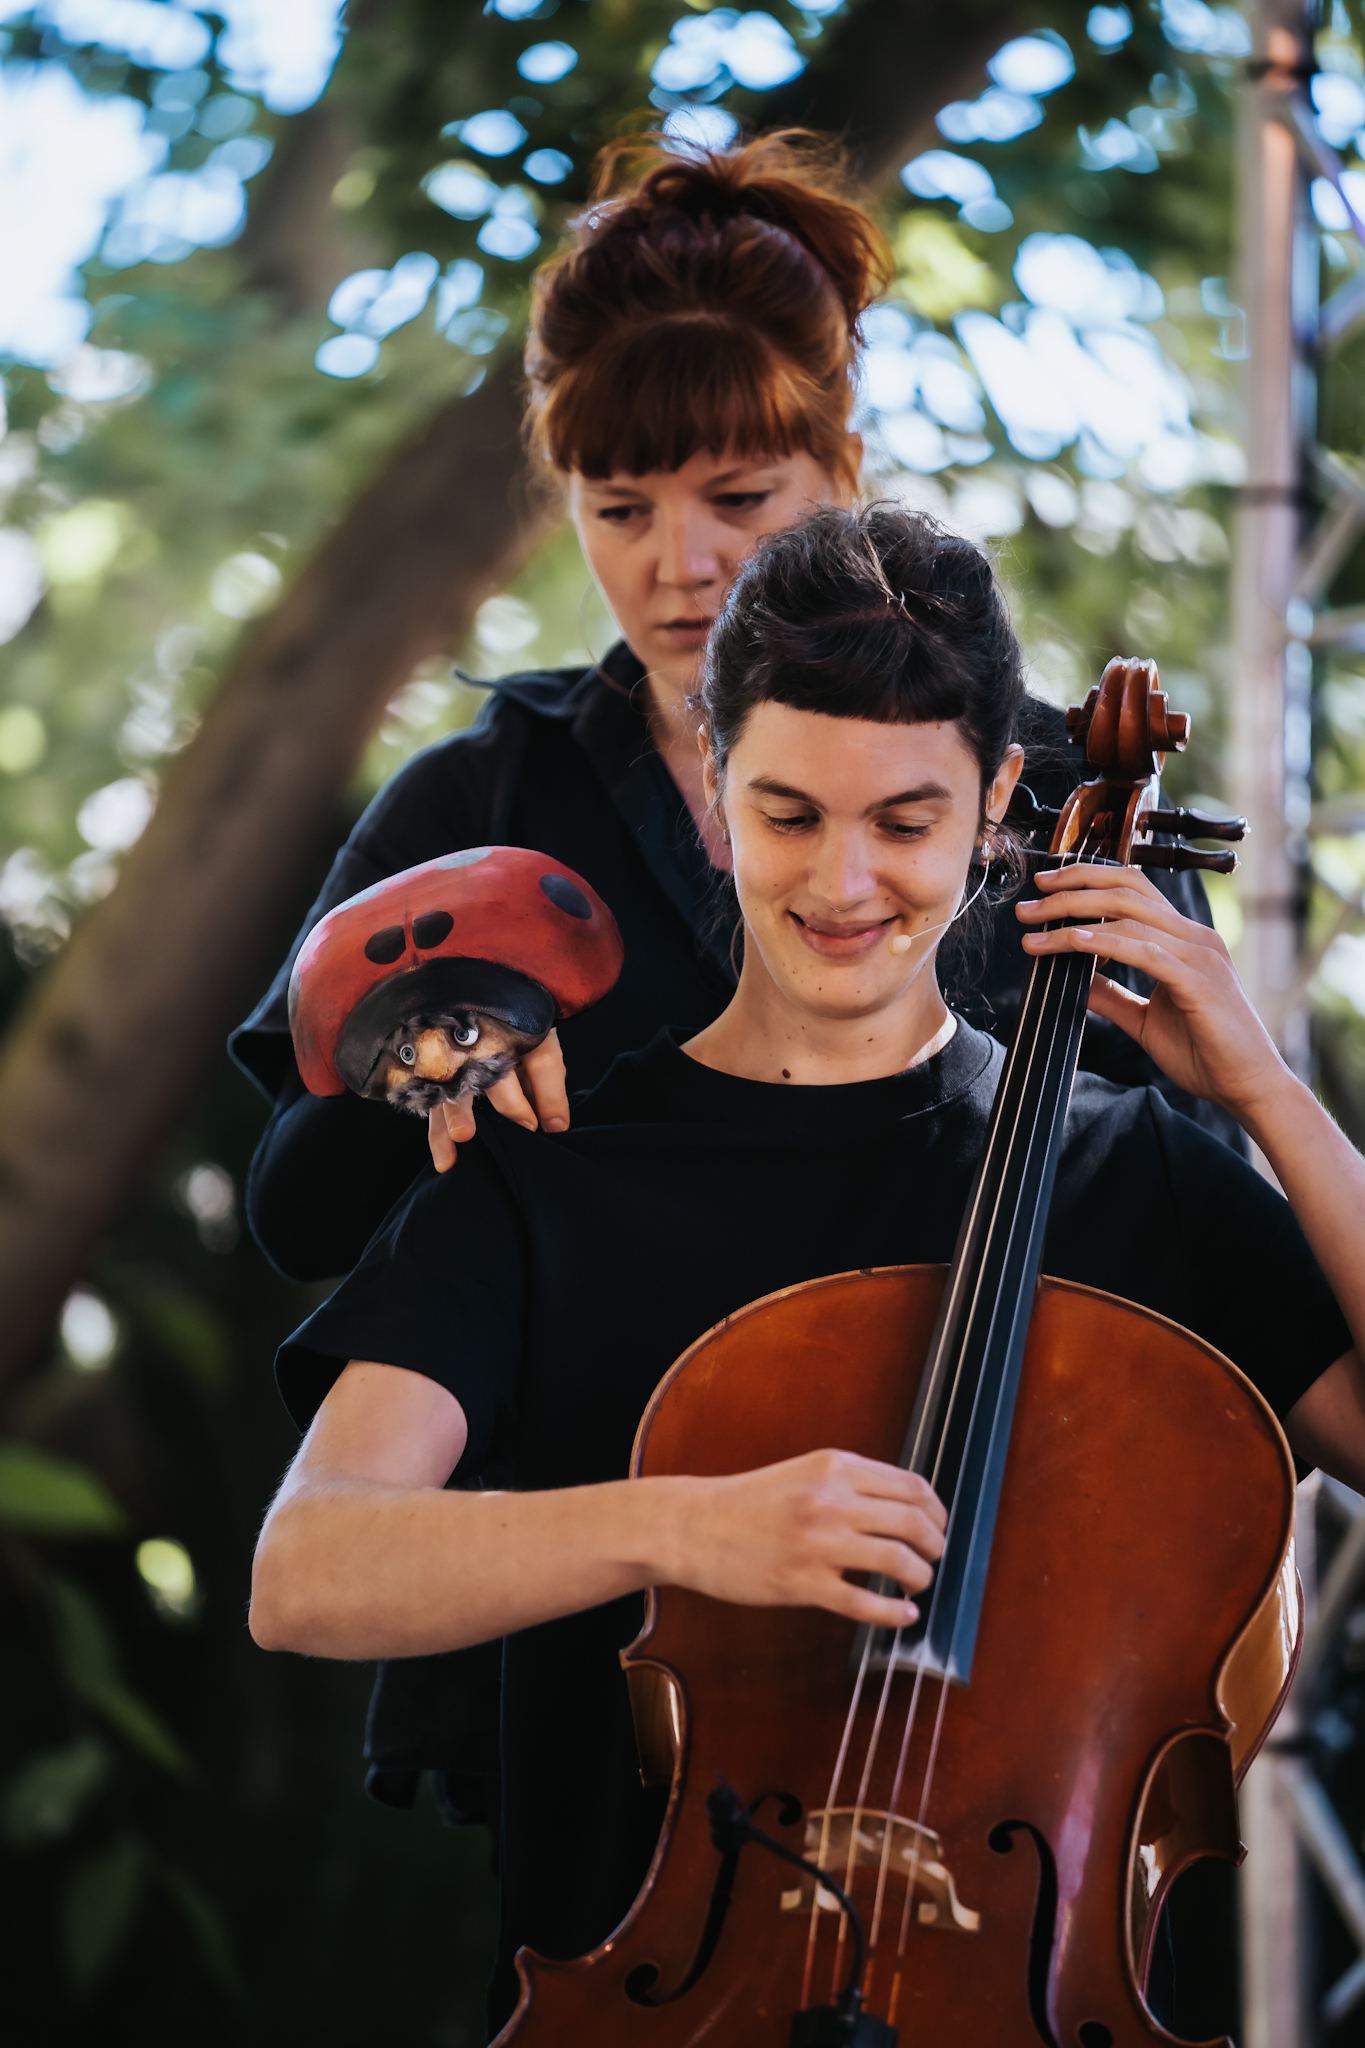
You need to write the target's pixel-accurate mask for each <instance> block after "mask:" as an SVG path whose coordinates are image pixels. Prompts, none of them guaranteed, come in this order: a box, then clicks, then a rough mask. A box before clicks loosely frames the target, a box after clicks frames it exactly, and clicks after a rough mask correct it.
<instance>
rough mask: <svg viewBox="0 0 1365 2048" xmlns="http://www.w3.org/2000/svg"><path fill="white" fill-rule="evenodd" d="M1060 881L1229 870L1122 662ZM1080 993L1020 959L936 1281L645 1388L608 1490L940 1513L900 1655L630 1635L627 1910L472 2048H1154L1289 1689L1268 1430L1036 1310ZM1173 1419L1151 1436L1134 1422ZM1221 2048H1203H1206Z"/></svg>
mask: <svg viewBox="0 0 1365 2048" xmlns="http://www.w3.org/2000/svg"><path fill="white" fill-rule="evenodd" d="M1068 729H1069V731H1070V732H1071V734H1072V736H1073V737H1074V738H1075V739H1077V740H1078V741H1083V742H1084V745H1085V752H1086V760H1087V763H1088V766H1089V769H1090V770H1091V771H1092V779H1091V780H1089V781H1086V782H1083V783H1082V784H1081V785H1080V786H1079V787H1078V788H1077V789H1076V790H1075V791H1073V792H1072V794H1071V796H1070V797H1069V798H1068V800H1067V802H1066V804H1065V806H1064V808H1063V809H1062V811H1061V812H1060V813H1057V814H1044V813H1042V812H1041V810H1040V809H1039V807H1038V806H1036V805H1035V804H1034V803H1033V801H1032V799H1031V798H1030V797H1029V796H1028V795H1027V793H1025V794H1024V795H1023V796H1022V797H1021V798H1020V799H1019V800H1018V803H1017V805H1016V806H1015V807H1013V808H1012V815H1013V816H1014V817H1016V818H1018V819H1019V820H1020V821H1021V822H1022V823H1024V824H1028V825H1033V826H1037V825H1039V824H1042V823H1048V822H1051V820H1052V818H1053V817H1055V829H1053V831H1052V834H1051V847H1050V851H1049V855H1048V856H1047V862H1048V864H1049V865H1054V866H1056V865H1061V864H1065V863H1073V862H1080V861H1107V862H1118V863H1126V864H1132V865H1138V866H1145V867H1167V868H1171V867H1176V868H1180V867H1193V866H1217V867H1219V868H1221V869H1222V870H1223V871H1224V872H1226V871H1227V870H1228V868H1229V867H1230V866H1231V865H1233V864H1234V863H1235V855H1233V854H1232V853H1230V852H1225V853H1218V854H1212V855H1211V854H1208V853H1201V852H1198V851H1196V850H1194V849H1192V848H1190V847H1188V846H1187V845H1185V844H1184V843H1183V838H1182V834H1184V833H1185V832H1189V833H1191V834H1192V835H1193V836H1196V837H1204V838H1209V837H1223V838H1235V837H1237V836H1240V830H1241V829H1242V821H1240V820H1227V821H1220V820H1210V819H1205V818H1201V817H1198V816H1196V815H1194V814H1190V813H1185V812H1179V811H1173V810H1169V809H1167V808H1165V807H1164V805H1163V803H1162V798H1161V791H1160V783H1159V773H1160V769H1161V766H1162V763H1163V760H1164V756H1165V754H1166V753H1167V752H1168V751H1170V750H1172V749H1180V748H1182V747H1183V746H1184V745H1185V744H1186V742H1187V740H1188V733H1189V721H1188V719H1186V718H1184V717H1183V716H1182V715H1180V714H1178V713H1175V712H1172V711H1171V710H1170V709H1169V708H1168V706H1167V701H1166V698H1165V695H1164V693H1163V692H1162V691H1161V690H1160V688H1159V685H1158V678H1157V674H1156V669H1155V666H1154V664H1152V663H1150V662H1123V661H1114V662H1111V663H1110V664H1109V666H1108V668H1107V669H1106V670H1105V672H1104V675H1103V678H1102V679H1101V681H1100V683H1099V684H1098V685H1097V686H1096V687H1095V688H1094V689H1092V690H1091V692H1090V694H1089V696H1088V697H1087V699H1086V701H1085V703H1084V705H1082V706H1079V707H1076V708H1074V709H1073V710H1072V711H1071V712H1070V713H1068ZM1093 973H1094V961H1093V959H1092V958H1090V957H1088V956H1084V955H1081V954H1076V953H1060V954H1054V955H1045V956H1039V957H1037V958H1036V959H1035V963H1034V967H1033V971H1032V975H1031V978H1030V981H1029V984H1028V987H1027V991H1026V994H1025V998H1024V1002H1023V1006H1022V1009H1021V1012H1020V1018H1019V1024H1018V1028H1017V1030H1016V1033H1015V1036H1014V1040H1013V1043H1012V1046H1011V1048H1010V1051H1009V1054H1008V1057H1007V1059H1006V1062H1005V1066H1004V1071H1003V1074H1002V1078H1001V1081H1000V1084H999V1087H998V1090H997V1094H996V1098H995V1102H994V1106H993V1110H992V1114H991V1120H990V1126H989V1132H988V1136H987V1139H986V1143H985V1146H984V1148H983V1151H982V1155H981V1158H980V1161H979V1163H978V1166H977V1170H976V1174H975V1178H974V1181H973V1185H972V1189H971V1193H970V1195H969V1198H968V1203H967V1208H966V1212H965V1215H964V1219H963V1223H962V1228H961V1232H960V1235H959V1238H958V1243H957V1248H956V1251H955V1254H954V1257H953V1260H952V1263H951V1265H950V1266H949V1267H948V1268H947V1269H946V1270H945V1269H944V1268H942V1267H928V1266H902V1267H894V1268H883V1269H879V1270H868V1271H863V1272H855V1273H845V1274H839V1275H835V1276H833V1277H830V1278H825V1279H821V1280H816V1281H811V1282H807V1283H804V1284H802V1285H799V1286H795V1287H790V1288H786V1289H784V1290H782V1291H781V1292H780V1293H778V1294H775V1295H772V1296H769V1297H768V1298H767V1299H765V1300H762V1301H758V1302H755V1303H752V1304H751V1305H750V1306H748V1307H747V1308H743V1309H741V1310H739V1311H738V1312H737V1313H735V1314H733V1315H731V1316H729V1317H727V1318H726V1319H725V1321H724V1322H723V1323H721V1324H719V1325H718V1326H717V1327H716V1328H715V1329H713V1330H711V1331H709V1332H708V1333H707V1334H706V1335H705V1336H703V1337H702V1338H700V1339H699V1340H698V1341H697V1342H696V1343H695V1344H693V1345H692V1346H691V1347H690V1349H689V1350H688V1351H686V1352H685V1353H684V1354H683V1356H682V1357H681V1358H680V1359H679V1360H678V1361H677V1362H676V1364H675V1365H674V1366H673V1367H672V1368H671V1370H670V1371H669V1373H668V1374H667V1375H666V1376H665V1378H664V1379H663V1381H662V1382H661V1383H660V1385H659V1387H658V1389H657V1390H656V1392H655V1394H654V1396H653V1398H652V1399H651V1401H650V1404H649V1407H648V1408H647V1410H646V1412H645V1415H644V1417H643V1419H642V1421H641V1423H640V1427H639V1431H638V1435H637V1438H636V1444H635V1451H634V1456H633V1460H632V1475H633V1476H640V1475H648V1474H657V1473H693V1474H724V1473H733V1472H743V1471H748V1470H752V1469H755V1468H758V1467H760V1466H764V1465H768V1464H773V1463H776V1462H778V1461H780V1460H783V1459H788V1458H793V1457H797V1456H800V1455H802V1454H803V1453H805V1452H808V1451H811V1450H814V1449H819V1448H822V1447H827V1446H835V1447H839V1448H842V1449H847V1450H851V1451H856V1452H859V1453H861V1454H862V1455H864V1456H866V1457H870V1458H877V1459H881V1460H884V1461H887V1462H892V1461H899V1462H900V1463H901V1464H902V1465H903V1466H905V1467H906V1468H908V1469H910V1470H913V1471H916V1472H918V1473H921V1474H923V1475H924V1476H925V1477H927V1478H928V1479H929V1480H930V1481H931V1483H932V1484H933V1485H934V1487H935V1490H936V1491H937V1492H938V1494H939V1497H940V1498H941V1499H942V1500H943V1501H944V1503H945V1505H946V1507H947V1509H948V1516H949V1519H948V1530H947V1536H946V1542H945V1548H944V1551H943V1555H942V1558H941V1560H940V1563H939V1566H938V1569H937V1572H936V1576H935V1580H934V1584H933V1588H932V1591H931V1593H930V1595H929V1596H928V1597H927V1598H926V1599H925V1600H924V1601H923V1602H922V1603H921V1605H922V1609H923V1612H922V1614H921V1617H920V1619H919V1620H918V1621H917V1622H916V1623H915V1624H913V1625H912V1626H909V1627H906V1628H904V1629H901V1630H897V1631H891V1630H889V1629H884V1628H869V1627H863V1628H861V1629H860V1628H858V1627H857V1626H856V1625H855V1624H854V1623H853V1622H850V1621H847V1620H844V1619H841V1618H840V1617H839V1616H836V1615H834V1614H831V1613H827V1612H824V1611H822V1610H815V1609H805V1608H801V1609H797V1608H772V1609H756V1608H752V1607H741V1606H734V1605H729V1604H727V1603H725V1602H723V1601H719V1600H715V1599H712V1598H709V1597H707V1596H704V1595H702V1594H699V1593H694V1592H691V1591H689V1590H687V1589H684V1588H679V1587H674V1586H667V1587H663V1588H658V1589H656V1590H654V1591H653V1592H651V1593H650V1595H649V1596H648V1604H647V1610H646V1619H645V1624H644V1628H643V1630H642V1632H641V1634H640V1635H639V1637H638V1638H637V1639H636V1641H635V1642H634V1643H633V1644H632V1645H631V1646H630V1647H629V1648H628V1649H626V1650H624V1651H623V1652H622V1653H621V1654H622V1662H623V1664H624V1666H625V1670H626V1676H627V1681H628V1684H629V1686H630V1692H631V1701H632V1707H633V1710H634V1715H635V1725H636V1733H637V1738H638V1742H639V1748H640V1755H641V1766H642V1773H643V1775H644V1777H645V1780H646V1782H647V1783H660V1784H665V1785H669V1786H670V1787H671V1791H670V1797H669V1804H668V1809H667V1815H666V1818H665V1821H664V1826H663V1830H662V1833H661V1836H660V1840H659V1845H658V1848H657V1851H656V1853H655V1856H654V1859H653V1862H652V1864H651V1867H650V1870H649V1872H648V1874H647V1877H646V1879H645V1883H644V1886H643V1889H642V1890H641V1893H640V1895H639V1897H638V1899H637V1900H636V1902H635V1905H634V1906H633V1907H632V1909H631V1911H630V1912H629V1914H628V1915H627V1916H626V1918H625V1920H624V1921H623V1922H622V1923H621V1925H620V1927H619V1928H617V1929H616V1931H615V1932H614V1933H613V1934H612V1935H611V1936H610V1937H609V1939H608V1940H606V1941H605V1942H604V1943H603V1944H602V1945H601V1946H600V1947H599V1948H598V1949H596V1950H595V1951H594V1952H593V1953H592V1954H591V1955H589V1956H586V1957H583V1958H580V1959H578V1960H575V1961H572V1962H553V1961H547V1960H545V1959H543V1958H540V1957H537V1956H534V1955H532V1954H530V1953H528V1952H526V1951H523V1952H522V1953H521V1955H520V1956H519V1957H518V1968H519V1971H520V1974H521V1979H522V1990H521V1998H520V2001H519V2003H518V2006H517V2009H516V2012H515V2013H514V2015H513V2017H512V2019H511V2020H509V2022H508V2023H507V2025H506V2027H505V2028H504V2029H503V2031H502V2033H501V2034H499V2036H498V2048H541V2044H542V2043H544V2044H556V2048H558V2044H565V2048H567V2044H574V2048H577V2044H589V2043H590V2044H592V2048H615V2044H617V2043H620V2044H622V2048H626V2044H629V2048H655V2044H657V2048H694V2044H695V2048H703V2044H705V2048H826V2044H829V2048H833V2044H839V2043H846V2044H850V2048H897V2044H898V2043H899V2044H900V2048H909V2044H911V2043H914V2044H916V2048H921V2044H922V2048H947V2044H949V2043H953V2044H956V2043H959V2042H961V2043H969V2044H971V2048H1034V2044H1036V2043H1037V2042H1040V2041H1041V2042H1043V2043H1045V2044H1048V2048H1142V2044H1150V2043H1152V2042H1155V2041H1169V2040H1171V2039H1172V2038H1173V2037H1172V2036H1171V2035H1170V2034H1168V2033H1167V2032H1166V2030H1165V2029H1164V2028H1163V2027H1162V2026H1161V2025H1160V2024H1159V2022H1157V2021H1156V2020H1155V2019H1154V2017H1153V2015H1152V2013H1151V2011H1150V2009H1149V2007H1148V2005H1147V2003H1146V1999H1145V1996H1144V1991H1145V1987H1146V1983H1147V1977H1148V1972H1149V1969H1150V1964H1151V1955H1152V1945H1153V1939H1154V1936H1155V1933H1156V1929H1157V1925H1158V1921H1159V1917H1160V1914H1161V1910H1162V1906H1163V1904H1164V1901H1165V1898H1166V1895H1167V1893H1168V1891H1169V1889H1170V1886H1171V1884H1172V1883H1173V1882H1174V1880H1175V1878H1176V1877H1177V1876H1178V1875H1179V1874H1180V1872H1181V1871H1182V1870H1183V1869H1185V1868H1186V1867H1187V1866H1188V1865H1189V1864H1190V1863H1192V1862H1193V1861H1195V1860H1196V1859H1197V1858H1201V1857H1207V1856H1216V1857H1223V1858H1228V1859H1231V1860H1233V1861H1237V1860H1239V1859H1240V1856H1241V1853H1242V1851H1241V1847H1240V1843H1239V1839H1238V1826H1237V1804H1236V1787H1237V1784H1238V1782H1239V1781H1240V1778H1241V1776H1242V1775H1243V1773H1244V1772H1245V1770H1246V1768H1247V1766H1248V1764H1249V1763H1250V1761H1251V1759H1252V1757H1253V1756H1254V1755H1255V1753H1256V1751H1257V1749H1258V1748H1259V1746H1260V1744H1261V1743H1262V1742H1263V1741H1264V1739H1265V1737H1266V1735H1267V1733H1268V1732H1269V1729H1270V1727H1271V1725H1272V1724H1273V1722H1274V1719H1275V1716H1276V1714H1277V1712H1278V1711H1279V1707H1280V1705H1281V1704H1282V1703H1283V1699H1284V1696H1285V1694H1286V1692H1287V1690H1288V1686H1289V1682H1290V1680H1291V1678H1292V1675H1293V1668H1294V1662H1295V1659H1296V1656H1297V1649H1298V1641H1299V1630H1300V1616H1299V1601H1298V1593H1297V1581H1296V1577H1295V1570H1294V1549H1293V1528H1294V1468H1293V1461H1292V1458H1291V1455H1290V1452H1289V1448H1288V1445H1287V1444H1286V1442H1285V1439H1284V1436H1283V1434H1282V1432H1281V1430H1280V1428H1279V1425H1278V1423H1277V1421H1276V1419H1275V1417H1274V1415H1273V1413H1272V1412H1271V1410H1270V1408H1269V1407H1268V1406H1267V1404H1266V1403H1265V1401H1264V1400H1263V1399H1262V1397H1261V1396H1260V1394H1259V1393H1258V1392H1257V1391H1256V1390H1255V1389H1254V1388H1253V1387H1252V1386H1251V1384H1250V1382H1249V1381H1247V1380H1246V1379H1245V1378H1244V1377H1243V1376H1242V1375H1241V1373H1239V1371H1238V1370H1237V1367H1236V1365H1235V1363H1233V1362H1231V1361H1229V1360H1228V1359H1226V1358H1224V1357H1223V1356H1222V1355H1221V1354H1220V1353H1219V1352H1217V1351H1216V1350H1214V1349H1213V1348H1212V1346H1210V1345H1208V1344H1206V1343H1204V1342H1203V1341H1202V1340H1201V1339H1199V1338H1197V1337H1195V1336H1193V1335H1191V1334H1190V1333H1189V1332H1188V1331H1186V1330H1183V1329H1181V1328H1180V1327H1179V1326H1178V1325H1176V1324H1174V1323H1172V1322H1170V1321H1168V1320H1166V1319H1165V1318H1163V1317H1161V1316H1159V1315H1156V1314H1155V1313H1152V1312H1150V1311H1148V1310H1146V1309H1143V1308H1140V1307H1137V1306H1134V1305H1133V1304H1131V1303H1129V1302H1126V1301H1122V1300H1119V1299H1117V1298H1116V1297H1114V1296H1112V1295H1107V1294H1104V1293H1101V1292H1099V1291H1097V1290H1095V1289H1092V1288H1087V1287H1083V1286H1079V1285H1075V1284H1072V1283H1068V1282H1062V1281H1057V1280H1050V1279H1047V1278H1044V1277H1040V1276H1039V1267H1040V1261H1041V1255H1042V1245H1043V1233H1044V1227H1045V1224H1046V1219H1047V1211H1048V1204H1049V1199H1050V1195H1051V1190H1052V1184H1053V1179H1054V1176H1055V1171H1056V1165H1057V1159H1058V1155H1059V1152H1060V1148H1061V1141H1062V1130H1063V1124H1064V1120H1065V1116H1066V1110H1067V1104H1068V1101H1069V1097H1070V1092H1071V1086H1072V1081H1073V1078H1074V1075H1075V1072H1076V1065H1077V1056H1078V1052H1079V1046H1080V1038H1081V1030H1082V1026H1083V1023H1084V1019H1085V1014H1086V1006H1087V998H1088V995H1089V991H1090V987H1091V981H1092V977H1093ZM1154 1414H1160V1415H1161V1416H1162V1418H1163V1423H1162V1426H1160V1427H1153V1426H1152V1424H1151V1418H1152V1416H1153V1415H1154ZM1225 2048H1226V2044H1225Z"/></svg>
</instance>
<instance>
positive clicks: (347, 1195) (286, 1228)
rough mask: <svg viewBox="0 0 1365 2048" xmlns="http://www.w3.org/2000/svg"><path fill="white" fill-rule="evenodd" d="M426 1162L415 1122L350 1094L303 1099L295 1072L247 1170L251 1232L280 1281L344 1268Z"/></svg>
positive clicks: (419, 1123) (422, 1129)
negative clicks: (278, 1274) (282, 1276)
mask: <svg viewBox="0 0 1365 2048" xmlns="http://www.w3.org/2000/svg"><path fill="white" fill-rule="evenodd" d="M430 1156H431V1155H430V1152H429V1151H428V1148H427V1127H426V1124H425V1123H424V1122H423V1120H422V1119H421V1118H420V1117H415V1116H404V1115H401V1114H400V1113H399V1112H398V1111H396V1110H393V1109H390V1107H389V1105H388V1103H386V1102H368V1101H366V1100H365V1098H364V1097H363V1096H360V1095H352V1094H350V1093H347V1094H345V1095H310V1094H309V1093H308V1090H307V1089H306V1088H305V1087H304V1085H303V1083H302V1081H301V1080H300V1079H299V1077H298V1071H297V1069H295V1070H294V1071H293V1072H292V1073H291V1074H289V1075H287V1076H286V1078H285V1081H284V1084H283V1086H282V1087H281V1089H280V1093H279V1097H278V1100H277V1101H276V1104H275V1107H274V1109H273V1111H272V1112H271V1116H270V1121H269V1123H268V1124H267V1125H266V1127H265V1131H264V1134H263V1135H262V1138H261V1141H260V1143H259V1144H258V1145H257V1147H256V1151H255V1155H254V1157H253V1158H252V1161H251V1166H250V1168H249V1170H248V1173H247V1181H246V1220H247V1223H248V1225H249V1227H250V1230H251V1234H252V1236H253V1237H254V1238H255V1240H256V1242H257V1244H258V1245H259V1246H260V1248H261V1250H262V1251H263V1252H264V1253H265V1255H266V1257H267V1258H268V1259H269V1260H270V1263H271V1265H272V1266H274V1267H275V1269H276V1271H277V1272H280V1273H283V1274H284V1276H285V1278H286V1279H287V1280H305V1281H308V1280H330V1279H331V1278H332V1277H333V1276H334V1275H335V1274H337V1273H345V1272H349V1270H350V1268H351V1267H352V1266H353V1265H354V1264H355V1262H356V1260H357V1259H358V1258H359V1257H360V1255H361V1253H362V1252H363V1251H364V1249H365V1247H366V1245H367V1244H368V1243H369V1241H370V1239H371V1237H372V1236H373V1235H374V1233H375V1230H376V1229H377V1227H378V1225H379V1224H380V1222H381V1221H382V1220H383V1218H384V1217H385V1216H387V1214H388V1212H389V1210H390V1209H391V1208H392V1207H393V1205H394V1203H395V1202H397V1201H398V1199H399V1198H400V1196H402V1195H403V1194H404V1193H405V1192H406V1190H407V1189H408V1188H409V1187H410V1186H411V1185H412V1182H413V1181H414V1179H415V1178H416V1176H417V1175H418V1174H419V1173H420V1172H421V1171H422V1169H423V1167H424V1166H426V1165H428V1164H429V1163H430Z"/></svg>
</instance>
